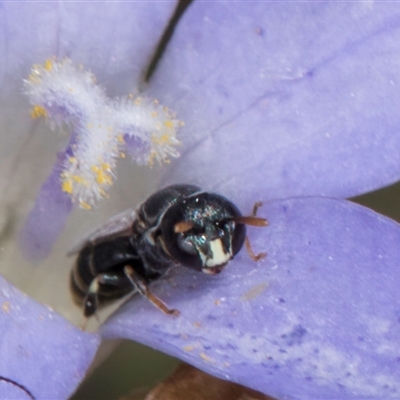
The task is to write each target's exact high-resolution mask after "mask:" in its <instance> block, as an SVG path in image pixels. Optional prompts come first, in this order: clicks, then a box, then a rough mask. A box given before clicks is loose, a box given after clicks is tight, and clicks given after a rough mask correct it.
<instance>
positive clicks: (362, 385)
mask: <svg viewBox="0 0 400 400" xmlns="http://www.w3.org/2000/svg"><path fill="white" fill-rule="evenodd" d="M173 5H174V4H173V3H169V2H165V3H101V5H99V4H98V3H93V4H92V3H85V4H82V3H78V4H75V3H55V2H50V3H22V4H21V3H18V6H16V5H14V4H13V3H3V4H2V9H1V14H0V15H1V18H2V20H3V21H4V23H3V24H2V31H1V33H0V35H1V37H2V38H3V39H2V42H1V43H3V45H2V48H0V51H1V52H2V54H3V55H4V56H3V57H2V58H3V59H4V60H6V62H4V64H3V70H2V71H1V72H0V79H1V84H2V87H3V90H2V94H1V103H0V106H1V111H2V112H1V118H2V121H4V122H3V123H2V125H4V126H7V125H6V123H7V124H11V125H10V126H12V129H13V132H15V130H16V127H18V129H19V130H20V131H19V136H16V137H10V136H9V135H6V134H5V133H3V134H2V138H3V137H4V139H3V140H4V145H2V146H1V147H2V148H1V151H2V156H3V157H4V160H5V161H4V163H3V165H4V166H5V167H4V169H3V170H4V171H7V169H6V168H8V169H9V171H11V172H9V174H11V173H12V172H13V171H14V169H15V168H16V165H17V163H16V162H14V163H12V162H11V161H10V162H8V161H7V160H8V158H7V157H8V156H9V154H11V152H12V151H14V149H18V148H19V147H18V146H20V144H21V142H22V139H21V138H22V137H24V136H26V135H28V133H29V123H27V122H26V121H21V122H20V121H19V120H17V119H16V118H15V117H16V116H17V115H24V113H25V112H27V109H28V106H27V101H26V100H25V101H24V100H23V98H22V95H19V93H18V91H19V90H20V85H21V82H22V79H23V78H25V77H26V76H27V75H28V73H29V70H30V67H31V65H32V64H34V63H38V62H43V60H45V59H47V58H49V57H50V56H53V55H54V56H57V57H65V56H68V57H69V58H70V59H71V60H74V61H75V62H78V63H82V64H83V65H84V66H85V67H87V68H89V69H91V70H92V71H93V72H94V73H95V75H96V76H97V78H98V81H99V82H101V83H102V85H103V86H105V87H107V88H108V90H109V92H110V93H109V95H111V96H115V95H122V94H126V87H129V88H131V87H132V86H133V85H134V84H133V83H132V82H135V79H134V78H135V77H138V76H139V74H140V71H141V70H142V68H143V67H144V66H145V65H146V63H147V62H148V60H149V57H150V54H151V52H152V50H153V48H154V44H155V43H156V41H157V38H158V36H159V34H160V31H161V30H162V26H163V23H164V22H165V20H166V19H167V18H168V15H169V13H170V12H171V10H172V8H173ZM399 20H400V6H398V5H397V4H396V3H372V2H345V3H337V2H322V3H321V2H309V3H304V2H291V3H287V2H272V3H270V2H261V3H251V5H250V4H249V3H229V4H228V3H220V2H217V3H209V2H200V1H199V2H197V3H194V4H193V5H192V6H191V8H190V9H189V10H188V12H187V14H186V15H185V17H184V19H183V20H182V22H181V24H180V25H179V27H178V29H177V30H176V34H175V36H174V38H173V40H172V42H171V44H170V47H169V48H168V50H167V53H166V54H165V56H164V58H163V59H162V61H161V63H160V65H159V69H158V70H157V71H156V74H155V76H154V79H153V81H152V82H151V83H150V85H149V87H148V88H147V89H146V94H147V95H149V96H150V97H155V98H157V99H158V100H159V101H160V102H161V103H162V104H166V105H168V106H169V107H170V108H172V109H173V110H175V111H176V112H177V115H178V117H179V119H182V120H184V122H185V126H184V127H183V128H182V129H181V136H180V139H181V141H182V143H183V146H182V148H181V158H180V159H179V160H177V161H174V162H173V163H172V164H171V166H170V167H169V168H168V169H166V173H165V176H164V178H163V179H162V181H161V184H160V186H162V185H166V184H169V183H173V182H181V183H193V184H198V185H200V186H202V187H204V188H205V189H206V190H213V191H218V192H220V193H221V194H223V195H225V196H227V197H229V198H230V199H232V200H233V201H234V202H235V203H236V204H237V205H238V206H239V207H240V208H241V210H242V211H243V212H244V213H247V212H249V211H250V210H251V208H252V206H253V204H254V202H255V201H258V200H262V201H263V202H264V205H263V207H262V208H261V210H260V215H261V216H263V217H265V218H267V219H268V220H269V222H270V225H269V227H268V228H265V229H249V236H250V239H251V243H252V247H253V248H254V249H255V251H256V252H258V251H267V253H268V256H267V258H266V259H265V260H264V261H263V262H261V263H254V262H253V261H252V260H250V259H249V257H248V255H247V254H246V252H245V251H242V252H241V253H240V254H239V255H238V256H237V257H236V259H235V260H234V261H232V262H231V263H230V264H229V265H228V266H227V268H226V270H225V271H224V272H223V273H222V274H220V275H218V276H217V277H211V276H205V275H203V274H198V273H195V272H191V271H182V270H179V269H177V270H175V271H173V273H172V274H171V275H170V276H168V278H167V279H166V280H165V281H163V282H158V283H156V284H155V285H154V289H153V290H154V292H155V293H157V295H158V296H159V297H160V298H162V299H163V300H164V301H165V302H166V303H167V304H168V306H170V307H171V308H177V309H179V310H180V311H181V315H180V317H179V318H172V317H170V316H166V315H164V314H162V313H161V312H160V311H158V310H156V309H154V308H153V307H152V306H151V305H150V304H149V303H148V302H147V301H146V300H145V299H139V298H136V299H134V300H133V301H130V302H129V303H127V304H125V305H124V306H123V307H122V308H121V309H120V310H119V311H117V312H116V313H115V314H114V315H113V316H112V317H111V318H110V319H109V320H108V321H106V322H105V323H104V324H103V325H102V327H101V328H100V330H99V333H98V334H88V333H80V332H79V331H78V330H77V329H75V328H73V327H72V325H70V324H69V323H67V322H66V321H64V320H63V319H62V318H61V317H59V316H57V315H56V314H54V313H52V312H49V311H48V309H47V308H46V307H44V306H39V305H37V304H36V303H34V302H33V300H30V299H29V298H27V297H24V296H23V295H21V294H20V293H19V292H18V291H16V290H15V289H13V288H12V287H11V286H10V285H9V284H8V283H6V281H2V283H1V286H0V295H1V303H2V310H3V312H2V314H1V315H2V319H1V320H0V321H1V326H2V332H5V334H4V335H2V340H1V342H0V343H1V347H2V349H3V350H2V353H1V354H2V363H1V365H2V367H1V368H2V369H1V371H0V376H1V377H3V380H0V393H1V392H2V391H3V388H4V391H3V393H8V392H5V390H15V391H17V392H15V393H18V394H19V393H21V391H22V392H23V390H24V389H23V388H25V390H26V391H25V394H26V397H27V398H29V394H27V393H31V394H32V396H34V397H35V398H48V397H49V396H50V395H49V393H51V396H52V397H58V398H66V397H68V396H69V395H70V394H71V392H72V391H73V390H74V388H75V387H76V385H77V384H78V382H79V380H80V379H81V378H82V375H83V372H84V371H85V369H86V368H87V366H88V365H89V364H90V362H91V360H92V357H93V354H94V352H95V350H96V347H97V345H98V341H99V336H100V337H102V338H121V337H123V338H129V339H133V340H137V341H139V342H142V343H145V344H147V345H149V346H152V347H155V348H157V349H160V350H162V351H165V352H167V353H169V354H172V355H174V356H176V357H179V358H181V359H183V360H186V361H188V362H189V363H191V364H193V365H195V366H197V367H199V368H201V369H203V370H205V371H207V372H209V373H211V374H214V375H216V376H219V377H221V378H224V379H228V380H231V381H234V382H239V383H241V384H243V385H246V386H249V387H251V388H253V389H257V390H259V391H262V392H264V393H267V394H269V395H272V396H274V397H277V398H292V399H296V398H298V399H301V398H341V399H353V398H399V396H400V383H399V382H400V373H399V363H400V350H399V337H400V322H399V321H400V300H399V296H398V287H399V283H400V269H399V268H398V260H399V256H400V250H399V248H400V246H399V243H400V227H399V225H398V224H397V223H395V222H394V221H392V220H390V219H388V218H385V217H383V216H381V215H379V214H376V213H374V212H372V211H370V210H368V209H365V208H363V207H360V206H357V205H355V204H353V203H350V202H348V201H346V200H343V199H344V198H346V197H350V196H354V195H357V194H361V193H364V192H366V191H369V190H373V189H375V188H379V187H382V186H385V185H388V184H390V183H392V182H395V181H397V180H398V179H399V175H400V174H399V172H400V164H399V161H400V157H399V149H400V134H399V127H400V113H399V112H398V109H399V108H400V96H399V90H398V82H399V78H400V69H399V68H398V65H399V63H398V60H399V58H400V56H399V55H400V44H399V43H400V37H399V36H400V33H399V30H398V29H397V27H398V21H399ZM129 90H130V89H129ZM25 106H26V107H25ZM10 110H11V111H10ZM16 110H17V111H16ZM9 111H10V112H9ZM54 142H55V140H54ZM56 147H57V145H56V144H54V143H49V149H48V150H47V149H46V151H45V152H43V154H47V157H53V162H54V159H55V151H54V149H55V148H56ZM15 151H16V152H17V150H15ZM23 154H24V155H25V156H26V157H25V158H24V159H23V160H22V159H21V157H20V158H18V159H17V161H18V162H19V164H18V165H21V163H22V164H27V165H31V166H32V167H31V168H32V169H33V168H34V166H37V165H38V164H37V161H35V156H36V155H35V154H34V153H33V154H30V153H29V152H27V151H25V152H24V153H23ZM13 160H15V158H14V159H13ZM18 168H21V167H18ZM38 170H40V171H46V168H45V167H44V166H41V167H40V168H38ZM49 170H50V169H47V172H46V173H47V174H48V173H49ZM36 172H37V171H33V170H32V181H35V182H38V180H39V179H38V175H40V176H43V179H45V178H46V173H44V172H43V173H40V174H39V173H37V174H36ZM7 176H13V175H7ZM10 179H11V178H10ZM9 182H11V181H10V180H9ZM12 183H13V185H12V186H11V185H8V186H5V187H6V188H8V190H7V191H5V190H3V193H4V199H3V200H2V209H3V210H8V209H9V208H7V207H9V206H10V204H12V201H14V199H21V196H22V193H26V192H28V193H29V195H30V196H32V197H31V198H30V201H31V202H32V201H33V196H34V194H32V193H31V191H30V190H31V189H32V188H33V187H36V188H39V186H40V185H38V184H36V185H34V184H32V185H26V186H24V188H28V189H29V190H28V189H27V190H26V191H25V192H22V191H21V190H22V189H20V190H19V191H18V190H17V189H16V188H18V187H19V186H18V185H19V183H18V182H16V181H15V180H13V181H12ZM11 188H13V189H12V190H11ZM131 190H132V191H134V190H135V188H134V187H132V189H131ZM13 196H15V197H13ZM49 196H50V199H51V196H52V193H51V190H50V191H49ZM112 199H113V198H112V193H111V200H110V201H111V202H112ZM12 205H13V206H15V207H19V208H20V209H22V210H24V211H25V213H27V211H26V210H25V209H26V208H27V207H26V203H23V202H19V203H18V202H17V200H15V204H12ZM13 209H14V208H13ZM21 225H22V224H21ZM16 235H17V234H16V233H15V236H14V238H15V237H16ZM66 251H67V249H65V252H66ZM13 267H14V268H15V269H16V268H17V267H18V265H13ZM10 293H12V296H11V295H10ZM10 296H11V297H10ZM55 321H56V322H55ZM21 327H22V328H21ZM25 327H26V328H25ZM39 327H41V328H39ZM18 329H19V330H18ZM7 332H9V334H7ZM60 332H63V333H62V334H61V333H60ZM22 333H24V335H23V334H22ZM98 335H99V336H98ZM25 337H28V339H25ZM61 348H63V349H65V352H61V351H59V349H61ZM38 349H43V351H37V350H38ZM71 349H73V350H71ZM78 350H79V351H78ZM3 354H4V356H3ZM27 357H31V359H32V360H33V361H34V362H33V364H29V363H26V361H25V360H26V358H27ZM64 357H65V358H64ZM60 360H62V363H61V362H60ZM64 361H65V362H64ZM31 365H32V366H31ZM59 368H64V369H63V370H62V371H63V372H59V371H61V370H59ZM54 371H57V372H58V376H60V379H57V380H55V383H54V387H53V388H51V389H50V388H48V387H47V380H46V379H45V378H46V377H47V376H48V375H49V374H51V373H54ZM71 371H73V372H74V373H72V372H71ZM75 372H77V373H75ZM44 381H45V382H46V385H44V384H43V382H44ZM12 382H18V384H19V386H16V385H14V384H13V383H12ZM22 387H23V388H22ZM50 390H52V391H51V392H50ZM18 391H20V392H18ZM10 393H11V392H10ZM15 396H16V397H17V395H15ZM51 396H50V397H51Z"/></svg>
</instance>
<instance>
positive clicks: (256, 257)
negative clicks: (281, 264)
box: [244, 201, 268, 262]
mask: <svg viewBox="0 0 400 400" xmlns="http://www.w3.org/2000/svg"><path fill="white" fill-rule="evenodd" d="M261 206H262V203H261V201H257V202H256V203H254V206H253V212H252V214H251V217H252V218H256V216H257V211H258V209H259V208H260V207H261ZM265 221H266V220H265ZM267 224H268V222H267V221H266V223H265V225H264V226H266V225H267ZM260 226H261V225H260ZM244 244H245V246H246V250H247V254H248V255H249V256H250V258H251V259H252V260H253V261H256V262H257V261H261V260H263V259H264V258H265V257H266V256H267V253H266V252H262V253H258V254H255V253H254V251H253V249H252V248H251V243H250V240H249V237H248V236H246V239H245V241H244Z"/></svg>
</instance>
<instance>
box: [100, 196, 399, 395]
mask: <svg viewBox="0 0 400 400" xmlns="http://www.w3.org/2000/svg"><path fill="white" fill-rule="evenodd" d="M260 214H261V215H262V216H264V217H267V218H268V219H269V222H270V225H269V227H267V228H252V229H251V230H250V229H249V234H250V238H251V243H252V247H253V250H254V251H255V252H258V251H267V252H268V256H267V258H266V259H265V260H264V261H263V262H261V263H259V264H256V263H255V262H253V261H252V260H250V259H249V257H248V256H247V254H246V253H245V251H242V252H241V253H240V254H239V255H238V257H237V259H235V260H234V261H232V262H231V264H229V265H228V266H227V268H226V270H225V271H224V272H222V273H221V274H220V275H219V276H216V277H215V276H214V277H212V276H211V277H210V276H204V275H203V274H199V273H197V274H196V273H195V272H190V271H182V270H177V271H175V273H173V274H172V275H171V276H170V277H169V278H167V279H165V281H164V282H162V283H161V284H159V285H155V287H154V288H153V291H154V292H155V293H156V294H157V295H158V296H159V297H160V298H161V299H163V300H164V301H165V302H166V303H167V304H168V306H170V307H171V308H177V309H179V310H180V311H181V316H180V317H178V318H176V319H175V318H173V317H170V316H166V315H164V314H162V313H161V312H160V311H158V310H156V309H153V307H152V306H151V305H150V304H148V302H146V300H144V299H139V298H137V299H136V300H133V301H131V302H129V303H128V304H126V305H125V306H124V307H123V308H122V309H120V311H118V312H117V313H116V314H115V315H114V316H113V317H111V319H110V320H109V321H108V322H107V323H106V324H105V325H104V326H103V328H102V332H103V335H104V336H105V337H107V338H108V337H112V338H114V337H124V338H129V339H133V340H137V341H140V342H142V343H145V344H148V345H150V346H152V347H156V348H157V349H160V350H161V351H164V352H166V353H169V354H172V355H174V356H176V357H179V358H181V359H183V360H185V361H187V362H189V363H190V364H193V365H195V366H197V367H199V368H201V369H202V370H205V371H206V372H208V373H211V374H213V375H216V376H219V377H221V378H223V379H228V380H231V381H234V382H239V383H241V384H243V385H246V386H249V387H251V388H254V389H257V390H260V391H262V392H264V393H267V394H269V395H272V396H274V397H277V398H287V399H301V398H303V399H304V398H340V399H359V398H371V399H374V398H375V399H381V398H385V399H388V398H399V397H400V369H399V363H400V350H399V348H400V322H399V321H400V298H399V295H398V288H399V286H400V269H399V267H398V260H399V258H400V246H399V245H398V244H399V243H400V226H399V225H398V224H396V223H394V222H393V221H392V220H389V219H387V218H385V217H382V216H380V215H379V214H376V213H374V212H372V211H370V210H368V209H366V208H363V207H361V206H357V205H355V204H353V203H350V202H346V201H341V200H330V199H323V198H299V199H289V200H281V201H275V202H271V203H269V204H266V205H265V206H264V207H263V208H262V209H261V212H260Z"/></svg>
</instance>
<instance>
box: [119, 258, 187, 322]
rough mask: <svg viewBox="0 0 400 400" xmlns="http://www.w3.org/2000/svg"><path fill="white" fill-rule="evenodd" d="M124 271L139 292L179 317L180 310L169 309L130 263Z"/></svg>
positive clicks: (165, 311) (166, 311) (159, 307)
mask: <svg viewBox="0 0 400 400" xmlns="http://www.w3.org/2000/svg"><path fill="white" fill-rule="evenodd" d="M124 272H125V274H126V276H127V277H128V279H129V280H130V281H131V282H132V285H133V286H135V287H136V288H137V290H138V291H139V293H140V294H141V295H142V296H144V297H146V298H147V299H148V300H149V301H150V302H151V303H152V304H153V305H154V306H156V307H157V308H158V309H160V310H161V311H162V312H164V313H165V314H169V315H173V316H174V317H177V316H178V315H179V314H180V313H179V311H178V310H171V309H169V308H168V307H167V306H166V304H165V303H163V302H162V301H161V300H160V299H159V298H158V297H156V296H155V295H154V294H153V293H151V292H150V289H149V288H148V287H147V285H146V283H145V282H144V281H143V278H141V277H140V276H138V274H137V273H136V272H135V271H134V269H133V268H132V267H131V266H130V265H127V266H125V268H124Z"/></svg>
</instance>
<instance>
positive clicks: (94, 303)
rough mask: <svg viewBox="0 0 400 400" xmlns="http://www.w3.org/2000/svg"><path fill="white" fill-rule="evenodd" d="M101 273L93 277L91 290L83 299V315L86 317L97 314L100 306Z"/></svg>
mask: <svg viewBox="0 0 400 400" xmlns="http://www.w3.org/2000/svg"><path fill="white" fill-rule="evenodd" d="M99 283H100V275H99V276H96V278H94V279H93V281H92V283H91V284H90V286H89V290H88V292H87V294H86V296H85V299H84V300H83V315H84V316H85V317H86V318H89V317H91V316H92V315H93V314H96V311H97V308H98V307H99V299H98V296H97V293H98V291H99Z"/></svg>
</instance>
